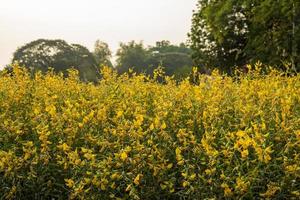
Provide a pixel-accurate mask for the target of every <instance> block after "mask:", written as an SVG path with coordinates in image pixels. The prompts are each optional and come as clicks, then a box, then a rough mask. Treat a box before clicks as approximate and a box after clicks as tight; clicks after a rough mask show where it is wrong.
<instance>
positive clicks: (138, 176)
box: [133, 174, 142, 185]
mask: <svg viewBox="0 0 300 200" xmlns="http://www.w3.org/2000/svg"><path fill="white" fill-rule="evenodd" d="M141 177H142V174H138V175H137V176H136V177H135V179H134V180H133V182H134V184H136V185H139V184H140V182H141Z"/></svg>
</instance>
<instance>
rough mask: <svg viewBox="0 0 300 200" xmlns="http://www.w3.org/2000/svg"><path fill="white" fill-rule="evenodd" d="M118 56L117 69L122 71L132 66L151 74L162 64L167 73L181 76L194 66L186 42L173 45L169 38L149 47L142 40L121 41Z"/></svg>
mask: <svg viewBox="0 0 300 200" xmlns="http://www.w3.org/2000/svg"><path fill="white" fill-rule="evenodd" d="M117 57H118V58H117V69H118V71H119V72H120V73H123V72H126V71H128V69H129V68H132V69H133V70H134V71H135V72H138V73H147V74H151V73H152V72H153V70H154V69H155V68H157V67H159V66H160V67H163V68H164V70H165V72H166V75H175V76H177V77H178V78H179V77H182V76H187V75H188V73H189V72H190V71H191V68H192V66H193V62H192V59H191V50H190V48H188V47H187V46H186V45H185V44H184V43H181V44H179V45H173V44H171V43H170V42H169V41H167V40H163V41H158V42H156V45H155V46H148V47H144V45H143V43H142V42H139V43H136V42H135V41H131V42H129V43H127V44H125V43H121V44H120V48H119V50H118V51H117Z"/></svg>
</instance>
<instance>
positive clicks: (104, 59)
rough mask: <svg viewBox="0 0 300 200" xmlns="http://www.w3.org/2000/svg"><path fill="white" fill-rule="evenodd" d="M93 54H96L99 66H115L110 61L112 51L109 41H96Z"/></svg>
mask: <svg viewBox="0 0 300 200" xmlns="http://www.w3.org/2000/svg"><path fill="white" fill-rule="evenodd" d="M93 54H94V57H95V60H96V63H97V66H108V67H113V65H112V63H111V61H110V59H111V56H112V52H111V51H110V49H109V46H108V44H107V43H105V42H102V41H100V40H97V41H96V42H95V47H94V52H93Z"/></svg>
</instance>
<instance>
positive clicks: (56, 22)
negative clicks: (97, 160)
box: [0, 0, 197, 68]
mask: <svg viewBox="0 0 300 200" xmlns="http://www.w3.org/2000/svg"><path fill="white" fill-rule="evenodd" d="M196 3H197V0H0V68H2V67H3V66H4V65H5V64H8V63H9V62H10V60H11V58H12V53H13V52H14V51H15V50H16V49H17V47H20V46H22V45H23V44H25V43H28V42H31V41H33V40H36V39H39V38H47V39H64V40H66V41H67V42H69V43H78V44H81V45H84V46H86V47H88V48H89V49H90V50H92V49H93V45H94V42H95V41H96V40H97V39H100V40H102V41H105V42H107V43H108V44H109V46H110V48H111V49H112V50H113V51H114V52H115V51H116V49H117V48H118V45H119V42H128V41H131V40H137V41H140V40H143V41H144V43H145V44H146V45H154V43H155V41H159V40H170V41H171V42H173V43H180V42H184V41H186V39H187V32H189V30H190V26H191V17H192V10H193V9H195V8H196Z"/></svg>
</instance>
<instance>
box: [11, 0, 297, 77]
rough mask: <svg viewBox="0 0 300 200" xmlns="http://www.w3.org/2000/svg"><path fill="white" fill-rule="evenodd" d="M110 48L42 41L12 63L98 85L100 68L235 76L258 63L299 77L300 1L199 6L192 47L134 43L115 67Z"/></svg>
mask: <svg viewBox="0 0 300 200" xmlns="http://www.w3.org/2000/svg"><path fill="white" fill-rule="evenodd" d="M111 60H112V52H111V50H110V49H109V47H108V44H107V43H105V42H103V41H100V40H98V41H96V42H95V47H94V50H93V51H92V52H90V51H89V50H88V49H87V48H86V47H84V46H82V45H79V44H68V43H66V42H65V41H63V40H45V39H40V40H36V41H33V42H30V43H28V44H26V45H24V46H23V47H20V48H18V49H17V50H16V52H15V53H14V56H13V62H15V61H17V62H19V63H20V64H21V65H24V66H26V67H28V68H29V69H30V70H31V71H33V72H34V71H36V70H41V71H46V70H47V69H48V67H52V68H53V69H54V71H57V72H59V71H62V72H65V71H66V70H67V69H68V68H70V67H73V68H75V69H77V70H78V71H79V73H80V77H81V79H82V80H86V81H90V80H92V81H95V80H97V79H99V76H100V74H99V73H98V72H99V70H98V69H99V67H100V66H104V65H105V66H110V67H115V69H117V71H118V72H119V73H120V74H121V73H124V72H126V71H128V70H129V69H130V68H132V69H133V71H135V72H137V73H146V74H151V73H152V72H153V70H154V69H155V68H156V67H158V66H162V67H164V70H165V72H166V74H167V75H175V77H176V78H181V77H185V76H187V75H188V74H189V72H190V71H191V68H192V66H195V67H198V69H199V71H200V72H202V73H209V72H210V71H211V70H212V69H219V70H220V71H222V72H224V73H228V74H231V73H233V71H234V70H235V69H236V68H239V69H246V66H247V65H248V64H254V63H256V62H258V61H260V62H262V63H263V64H265V65H271V66H272V67H275V68H278V69H283V70H285V69H287V68H289V69H290V70H292V71H293V72H299V71H300V1H296V0H198V3H197V9H196V10H195V11H194V12H193V17H192V26H191V30H190V32H189V33H188V41H187V42H186V43H181V44H179V45H174V44H171V43H170V42H169V41H167V40H163V41H158V42H156V44H155V45H154V46H147V47H145V45H144V44H143V43H142V42H136V41H131V42H128V43H120V47H119V49H118V50H117V53H116V63H115V66H113V64H112V61H111Z"/></svg>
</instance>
